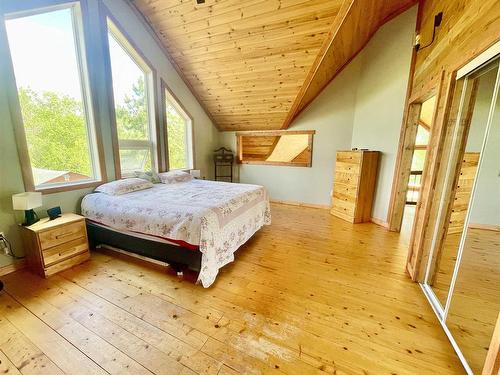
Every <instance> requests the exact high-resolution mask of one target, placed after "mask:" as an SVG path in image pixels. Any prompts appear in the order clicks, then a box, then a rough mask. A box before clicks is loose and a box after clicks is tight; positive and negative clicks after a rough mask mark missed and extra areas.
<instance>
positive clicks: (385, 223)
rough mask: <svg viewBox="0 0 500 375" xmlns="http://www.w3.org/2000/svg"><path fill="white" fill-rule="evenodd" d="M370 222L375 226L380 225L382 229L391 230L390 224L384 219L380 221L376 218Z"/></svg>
mask: <svg viewBox="0 0 500 375" xmlns="http://www.w3.org/2000/svg"><path fill="white" fill-rule="evenodd" d="M370 221H371V222H372V223H373V224H376V225H379V226H381V227H384V228H387V229H389V223H388V222H387V221H384V220H382V219H378V218H376V217H372V218H371V219H370Z"/></svg>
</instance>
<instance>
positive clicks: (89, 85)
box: [0, 0, 107, 194]
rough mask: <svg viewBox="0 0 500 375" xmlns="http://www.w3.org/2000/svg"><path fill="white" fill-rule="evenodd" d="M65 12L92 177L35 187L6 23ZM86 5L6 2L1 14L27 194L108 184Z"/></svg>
mask: <svg viewBox="0 0 500 375" xmlns="http://www.w3.org/2000/svg"><path fill="white" fill-rule="evenodd" d="M62 9H70V11H71V21H72V26H73V30H72V31H73V40H74V43H75V54H76V59H77V61H76V63H77V67H78V75H79V76H78V79H79V81H80V91H81V96H82V98H81V100H82V108H83V112H84V117H85V126H86V128H87V144H88V149H89V155H90V158H91V163H92V171H93V177H92V178H91V179H88V180H82V181H77V182H62V183H52V184H41V185H38V186H37V185H35V181H34V176H33V168H32V165H31V159H30V155H29V151H28V142H27V138H26V132H25V128H24V119H23V116H22V110H21V105H20V101H19V92H18V87H17V82H16V77H15V71H14V62H13V61H12V54H11V51H10V45H9V41H8V34H7V28H6V22H5V21H7V20H9V19H16V18H21V17H27V16H31V15H37V14H43V13H49V12H53V11H57V10H62ZM87 18H88V9H87V3H86V1H85V0H72V1H68V0H41V1H25V2H22V3H21V2H15V1H6V3H5V4H4V5H3V9H1V10H0V38H1V40H0V44H1V45H2V46H1V48H2V50H3V51H4V52H5V53H6V55H7V56H8V58H6V59H4V60H5V66H2V67H1V68H2V69H3V70H4V73H5V77H6V80H7V82H6V93H7V100H8V103H9V110H10V115H11V121H12V123H13V124H14V133H15V139H16V146H17V150H18V153H19V161H20V164H21V173H22V176H23V181H24V188H25V190H26V191H36V192H41V193H42V194H51V193H59V192H63V191H72V190H80V189H85V188H92V187H96V186H99V185H100V184H102V183H104V182H106V181H107V178H106V165H105V159H104V149H103V144H102V136H101V128H100V126H99V125H98V122H97V121H96V118H97V113H96V108H97V103H96V99H95V95H92V93H93V92H94V88H95V84H94V81H93V80H92V78H91V77H92V73H91V71H90V69H89V66H90V61H89V56H90V55H91V53H90V48H91V47H90V45H91V43H92V42H91V38H90V37H89V33H88V24H87V22H86V20H87Z"/></svg>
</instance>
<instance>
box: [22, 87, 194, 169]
mask: <svg viewBox="0 0 500 375" xmlns="http://www.w3.org/2000/svg"><path fill="white" fill-rule="evenodd" d="M19 100H20V104H21V110H22V114H23V120H24V128H25V132H26V139H27V143H28V151H29V155H30V159H31V164H32V167H35V168H42V169H51V170H58V171H71V172H75V173H80V174H82V175H85V176H91V175H92V161H91V158H90V152H89V144H88V134H87V127H86V124H85V114H84V111H83V105H82V103H81V102H80V101H78V100H76V99H73V98H71V97H69V96H65V95H59V94H57V93H54V92H43V93H38V92H35V91H33V90H31V89H29V88H20V89H19ZM185 121H186V120H185V119H184V118H183V117H182V116H181V115H180V114H179V113H178V112H177V110H176V109H175V108H174V107H173V106H172V105H170V104H167V123H168V126H167V132H168V148H169V165H170V169H180V168H186V167H188V160H187V158H186V150H185V147H186V129H185V126H186V123H185ZM116 122H117V128H118V137H119V139H124V140H127V139H139V140H147V139H149V121H148V109H147V101H146V92H145V85H144V79H143V78H141V79H139V81H138V82H137V83H136V84H135V85H134V86H133V89H132V95H131V96H127V97H125V100H124V104H123V105H117V106H116ZM150 154H151V152H149V150H147V151H146V150H122V151H121V152H120V155H121V157H120V159H122V164H123V167H124V168H125V169H130V171H133V170H137V169H142V170H145V171H146V170H151V155H150Z"/></svg>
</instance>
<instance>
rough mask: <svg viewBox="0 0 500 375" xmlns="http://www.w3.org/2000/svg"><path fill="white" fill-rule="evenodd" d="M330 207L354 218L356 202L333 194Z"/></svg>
mask: <svg viewBox="0 0 500 375" xmlns="http://www.w3.org/2000/svg"><path fill="white" fill-rule="evenodd" d="M332 209H333V210H335V211H338V212H342V213H343V214H344V215H346V216H348V217H352V218H354V213H355V210H356V204H355V203H354V202H352V201H350V200H345V199H341V198H339V197H336V196H335V194H334V196H333V201H332Z"/></svg>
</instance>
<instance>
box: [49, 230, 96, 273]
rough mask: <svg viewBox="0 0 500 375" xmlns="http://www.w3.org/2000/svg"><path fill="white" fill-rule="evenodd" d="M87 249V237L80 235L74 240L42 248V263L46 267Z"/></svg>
mask: <svg viewBox="0 0 500 375" xmlns="http://www.w3.org/2000/svg"><path fill="white" fill-rule="evenodd" d="M88 251H89V247H88V244H87V238H85V237H80V238H77V239H76V240H72V241H69V242H66V243H63V244H61V245H57V246H53V247H51V248H49V249H46V250H43V251H42V254H43V263H44V266H45V267H48V266H51V265H53V264H55V263H58V262H60V261H63V260H65V259H68V258H71V257H72V256H75V255H76V254H80V253H83V252H88Z"/></svg>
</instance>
